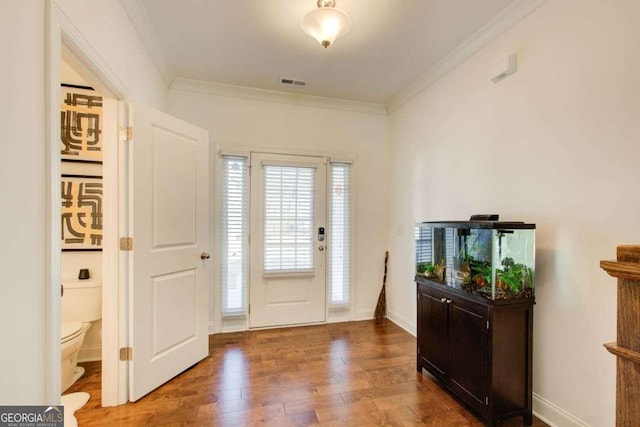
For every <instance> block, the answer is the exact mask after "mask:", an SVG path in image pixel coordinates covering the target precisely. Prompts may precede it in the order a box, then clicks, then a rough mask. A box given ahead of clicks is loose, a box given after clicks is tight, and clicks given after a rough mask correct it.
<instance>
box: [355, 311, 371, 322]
mask: <svg viewBox="0 0 640 427" xmlns="http://www.w3.org/2000/svg"><path fill="white" fill-rule="evenodd" d="M374 313H375V310H368V309H367V310H360V311H356V313H355V316H353V320H355V321H359V320H371V319H373V315H374Z"/></svg>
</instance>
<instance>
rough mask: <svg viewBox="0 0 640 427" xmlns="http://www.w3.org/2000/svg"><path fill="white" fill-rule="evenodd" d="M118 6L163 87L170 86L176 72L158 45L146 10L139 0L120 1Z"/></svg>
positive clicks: (157, 39) (160, 44) (162, 48)
mask: <svg viewBox="0 0 640 427" xmlns="http://www.w3.org/2000/svg"><path fill="white" fill-rule="evenodd" d="M120 4H121V5H122V7H123V8H124V10H125V12H126V13H127V16H129V20H130V21H131V23H132V24H133V27H134V28H135V30H136V32H137V33H138V35H139V36H140V39H141V40H142V44H144V46H145V48H146V49H147V52H148V53H149V56H150V57H151V60H152V61H153V63H154V64H155V65H156V68H157V69H158V71H159V72H160V75H161V76H162V80H163V81H164V83H165V85H166V86H167V87H169V86H171V83H172V82H173V80H174V79H175V78H176V70H175V67H174V65H173V64H172V63H171V61H170V60H169V58H168V57H167V54H166V52H165V50H164V47H163V46H162V43H160V39H159V38H158V34H157V33H156V30H155V28H154V27H153V25H152V24H151V19H149V15H148V14H147V11H146V9H145V8H144V6H143V5H142V3H141V2H140V0H120Z"/></svg>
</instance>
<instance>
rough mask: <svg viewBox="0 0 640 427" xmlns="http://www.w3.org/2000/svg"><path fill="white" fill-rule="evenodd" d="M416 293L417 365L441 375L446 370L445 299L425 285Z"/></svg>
mask: <svg viewBox="0 0 640 427" xmlns="http://www.w3.org/2000/svg"><path fill="white" fill-rule="evenodd" d="M418 293H419V296H418V305H419V307H418V313H419V315H418V328H419V330H418V348H419V352H420V356H419V357H420V361H421V363H419V365H422V366H423V367H424V368H426V369H427V370H428V371H429V372H431V373H432V374H434V375H436V376H440V377H442V376H444V375H445V374H446V372H447V352H448V347H447V340H448V337H447V303H446V300H447V299H446V298H445V297H444V296H443V295H440V294H439V293H437V292H434V291H433V290H431V289H428V288H427V287H425V286H419V287H418Z"/></svg>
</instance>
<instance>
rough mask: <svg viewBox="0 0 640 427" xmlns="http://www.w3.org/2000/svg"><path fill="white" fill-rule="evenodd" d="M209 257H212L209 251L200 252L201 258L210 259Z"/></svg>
mask: <svg viewBox="0 0 640 427" xmlns="http://www.w3.org/2000/svg"><path fill="white" fill-rule="evenodd" d="M209 258H211V255H209V253H208V252H202V253H201V254H200V259H209Z"/></svg>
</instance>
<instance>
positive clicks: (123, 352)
mask: <svg viewBox="0 0 640 427" xmlns="http://www.w3.org/2000/svg"><path fill="white" fill-rule="evenodd" d="M120 360H121V361H122V362H125V361H127V360H133V349H132V348H131V347H122V348H121V349H120Z"/></svg>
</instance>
